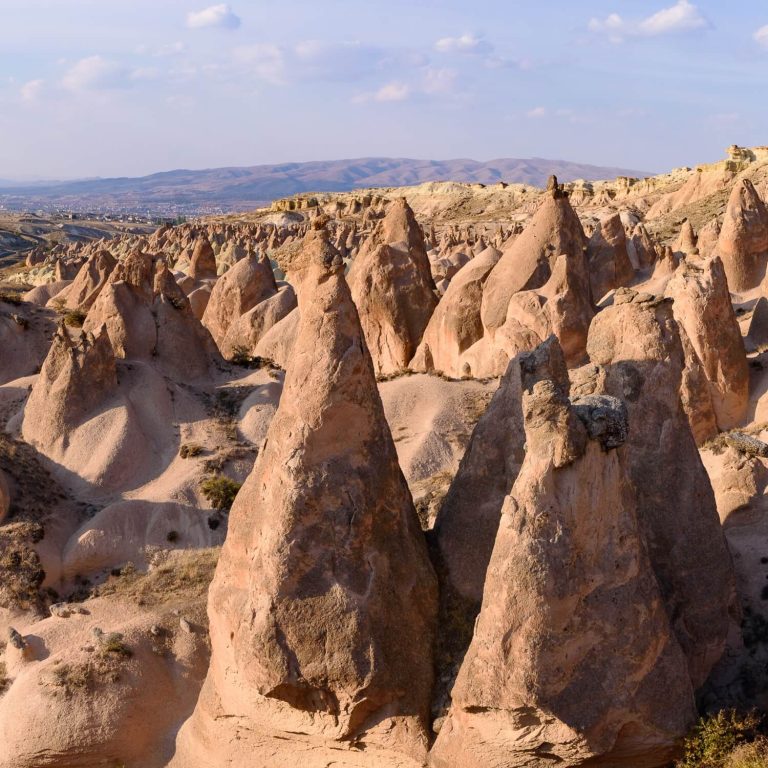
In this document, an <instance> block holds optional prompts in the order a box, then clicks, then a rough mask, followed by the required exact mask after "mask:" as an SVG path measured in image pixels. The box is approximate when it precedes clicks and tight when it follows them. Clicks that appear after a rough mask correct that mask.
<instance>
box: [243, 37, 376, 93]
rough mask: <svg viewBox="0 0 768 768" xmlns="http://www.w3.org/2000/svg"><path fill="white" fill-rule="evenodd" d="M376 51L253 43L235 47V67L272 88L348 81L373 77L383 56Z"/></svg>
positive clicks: (352, 45) (351, 45) (312, 43)
mask: <svg viewBox="0 0 768 768" xmlns="http://www.w3.org/2000/svg"><path fill="white" fill-rule="evenodd" d="M384 55H385V54H384V52H383V51H381V50H379V49H378V48H375V47H371V46H367V45H362V44H361V43H358V42H341V43H336V42H326V41H321V40H304V41H301V42H299V43H296V44H295V45H290V46H286V45H277V44H275V43H255V44H253V45H245V46H240V47H238V48H236V49H235V50H234V52H233V56H234V60H235V62H236V63H237V64H239V65H241V66H243V67H245V68H246V69H247V71H249V72H250V73H251V74H253V75H254V76H255V77H257V78H258V79H260V80H264V81H266V82H268V83H272V84H273V85H285V84H286V83H289V82H311V81H336V82H351V81H354V80H359V79H361V78H363V77H365V76H367V75H371V74H374V73H375V72H376V71H377V70H378V68H379V66H380V64H381V61H382V58H383V57H384Z"/></svg>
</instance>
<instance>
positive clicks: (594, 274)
mask: <svg viewBox="0 0 768 768" xmlns="http://www.w3.org/2000/svg"><path fill="white" fill-rule="evenodd" d="M587 258H588V260H589V280H590V284H591V286H592V297H593V299H594V300H595V301H600V299H602V298H603V296H605V294H606V293H608V291H612V290H613V289H614V288H620V287H621V286H625V285H629V284H630V283H631V282H632V280H633V278H634V276H635V269H634V267H633V266H632V261H631V260H630V258H629V252H628V250H627V237H626V234H625V232H624V226H623V225H622V223H621V217H620V216H619V214H618V213H615V214H614V215H613V216H610V217H609V218H607V219H604V220H603V221H601V222H599V223H598V225H597V227H595V231H594V233H593V234H592V237H591V238H590V239H589V245H588V246H587Z"/></svg>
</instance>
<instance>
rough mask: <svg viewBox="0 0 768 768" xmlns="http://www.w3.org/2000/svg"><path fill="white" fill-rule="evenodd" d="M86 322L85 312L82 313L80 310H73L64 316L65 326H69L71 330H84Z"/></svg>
mask: <svg viewBox="0 0 768 768" xmlns="http://www.w3.org/2000/svg"><path fill="white" fill-rule="evenodd" d="M84 322H85V312H81V311H80V310H79V309H73V310H70V311H69V312H67V314H66V315H64V325H68V326H69V327H70V328H82V327H83V323H84Z"/></svg>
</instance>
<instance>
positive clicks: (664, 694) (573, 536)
mask: <svg viewBox="0 0 768 768" xmlns="http://www.w3.org/2000/svg"><path fill="white" fill-rule="evenodd" d="M519 365H520V367H521V373H522V383H523V412H524V418H525V436H526V444H527V453H526V457H525V461H524V462H523V466H522V468H521V470H520V474H519V475H518V477H517V480H516V481H515V484H514V487H513V488H512V492H511V494H510V495H509V497H508V498H507V499H506V501H505V503H504V507H503V510H502V523H501V527H500V529H499V534H498V537H497V539H496V544H495V547H494V551H493V556H492V558H491V562H490V565H489V568H488V575H487V578H486V587H485V593H484V598H483V606H482V609H481V612H480V615H479V617H478V620H477V624H476V628H475V633H474V637H473V639H472V643H471V645H470V648H469V650H468V652H467V655H466V657H465V658H464V663H463V664H462V667H461V670H460V672H459V677H458V679H457V681H456V685H455V686H454V688H453V691H452V699H453V703H452V707H451V710H450V714H449V716H448V718H447V720H446V722H445V723H444V724H443V725H442V727H441V729H440V733H439V735H438V738H437V742H436V743H435V746H434V749H433V753H432V764H433V765H435V766H436V768H449V766H450V767H451V768H452V767H453V766H462V768H474V767H475V766H476V767H477V768H480V766H499V767H501V766H504V767H505V768H507V767H510V768H511V767H512V766H529V767H531V768H534V767H540V768H543V766H549V765H552V764H553V763H555V762H557V763H562V764H564V765H578V764H581V763H583V762H584V761H586V760H589V759H590V758H599V759H600V760H602V761H604V762H603V763H602V764H605V765H612V766H623V765H626V766H643V765H661V764H663V763H664V762H665V760H666V759H668V758H669V755H670V753H671V752H672V750H673V748H674V744H675V741H676V740H677V739H678V738H679V737H680V736H682V735H683V734H684V733H685V732H686V730H687V728H688V727H689V726H690V724H691V723H692V722H693V720H694V719H695V709H694V702H693V691H692V689H691V684H690V680H689V678H688V671H687V666H686V660H685V657H684V655H683V653H682V651H681V649H680V647H679V645H678V644H677V641H676V639H675V636H674V634H673V633H672V630H671V628H670V624H669V619H668V617H667V613H666V610H665V606H664V602H663V600H662V596H661V594H660V592H659V588H658V585H657V583H656V579H655V577H654V572H653V570H652V568H651V565H650V562H649V560H648V557H647V554H646V551H645V547H644V544H643V535H642V530H641V528H640V526H639V524H638V513H637V508H636V503H635V499H634V494H633V490H632V486H631V484H630V482H629V466H628V465H629V461H628V455H627V451H626V449H625V448H622V447H621V446H622V443H623V442H624V441H625V440H626V439H627V424H626V421H627V413H626V409H625V407H624V404H623V403H622V402H621V400H618V399H616V398H611V397H605V398H602V399H592V398H590V399H588V400H587V401H581V402H579V401H577V403H575V404H572V403H571V402H570V401H569V400H568V390H569V383H568V375H567V371H566V368H565V361H564V359H563V357H562V353H561V352H560V350H559V348H558V346H557V342H556V341H555V340H554V339H551V340H549V341H548V342H547V343H545V344H544V345H542V346H541V347H539V348H538V349H537V350H536V351H535V352H533V353H531V354H529V355H523V356H522V357H521V360H520V362H519ZM629 439H630V440H631V439H632V437H631V432H630V438H629ZM617 626H621V627H622V628H623V630H622V632H621V633H618V632H616V627H617ZM590 692H594V693H590Z"/></svg>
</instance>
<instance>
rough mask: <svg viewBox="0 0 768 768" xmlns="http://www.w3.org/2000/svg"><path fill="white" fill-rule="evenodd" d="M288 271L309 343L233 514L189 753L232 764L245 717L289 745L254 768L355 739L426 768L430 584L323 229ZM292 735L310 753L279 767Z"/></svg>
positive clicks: (214, 593) (215, 587)
mask: <svg viewBox="0 0 768 768" xmlns="http://www.w3.org/2000/svg"><path fill="white" fill-rule="evenodd" d="M293 268H294V270H295V271H297V272H302V273H303V274H302V275H301V276H300V280H299V281H298V283H297V284H298V286H299V288H298V295H299V307H300V310H301V320H300V324H299V332H298V336H297V340H296V343H295V345H294V347H293V352H292V357H291V365H290V367H289V370H288V374H287V377H286V382H285V388H284V390H283V394H282V397H281V400H280V407H279V409H278V411H277V413H276V415H275V417H274V419H273V421H272V423H271V425H270V428H269V432H268V434H267V438H266V441H265V445H264V448H263V450H262V451H261V453H260V454H259V458H258V460H257V463H256V465H255V467H254V469H253V472H252V473H251V475H250V476H249V478H248V480H247V481H246V483H245V485H244V486H243V488H242V490H241V491H240V493H239V494H238V497H237V499H236V501H235V504H234V506H233V508H232V512H231V515H230V522H229V532H228V536H227V541H226V544H225V546H224V550H223V552H222V555H221V559H220V561H219V565H218V568H217V571H216V576H215V578H214V581H213V583H212V585H211V589H210V593H209V605H208V612H209V617H210V626H211V641H212V649H213V657H212V660H211V667H210V671H209V674H208V678H207V681H206V684H205V688H204V691H203V694H202V697H201V700H200V702H199V704H198V708H197V711H196V714H195V716H194V717H193V719H192V721H191V722H190V723H188V724H187V725H186V726H185V732H184V733H183V734H182V738H181V740H180V745H181V748H182V750H186V752H185V753H187V754H189V755H195V756H197V764H199V765H206V766H208V765H219V764H229V763H228V762H226V754H227V750H228V748H229V747H228V745H227V739H226V738H222V739H221V740H218V734H219V733H220V729H221V724H220V721H219V720H218V716H219V715H220V714H221V713H237V714H238V718H239V721H240V722H241V723H242V724H246V723H247V727H248V729H253V730H254V731H256V732H258V733H259V734H261V736H262V742H261V743H262V744H263V742H264V737H265V734H266V735H274V736H275V737H276V739H281V740H282V741H277V740H275V742H274V743H273V744H272V746H269V745H266V746H264V748H263V749H264V751H263V753H262V752H258V751H257V752H254V751H247V752H246V753H243V754H247V756H248V759H249V760H253V761H254V764H260V765H261V764H263V765H267V764H269V765H271V766H282V765H293V764H294V763H295V756H296V754H297V752H296V751H295V750H296V749H299V750H301V751H305V750H307V749H309V748H310V745H313V748H316V749H319V750H322V748H323V745H326V746H330V747H333V748H334V749H335V750H337V751H338V750H342V751H343V749H344V748H345V744H349V743H350V742H352V743H355V744H357V745H358V748H362V747H365V748H368V749H370V750H374V751H375V750H377V749H382V750H392V751H394V752H398V753H405V754H406V755H410V756H412V757H414V758H416V759H419V760H421V759H423V758H424V755H425V753H426V748H427V731H426V728H427V717H428V711H429V698H430V691H431V686H432V675H433V671H432V657H431V648H432V638H433V635H434V621H435V613H436V583H435V576H434V574H433V572H432V568H431V565H430V563H429V560H428V557H427V552H426V546H425V543H424V539H423V534H422V533H421V530H420V527H419V522H418V518H417V515H416V511H415V509H414V506H413V502H412V500H411V496H410V492H409V490H408V487H407V485H406V482H405V479H404V477H403V474H402V472H401V471H400V468H399V466H398V462H397V455H396V453H395V447H394V443H393V440H392V437H391V434H390V431H389V427H388V425H387V422H386V420H385V418H384V411H383V407H382V404H381V400H380V398H379V394H378V390H377V387H376V379H375V375H374V370H373V364H372V362H371V358H370V355H369V353H368V351H367V348H366V346H365V342H364V339H363V333H362V329H361V327H360V321H359V319H358V315H357V311H356V309H355V306H354V304H353V302H352V298H351V295H350V292H349V289H348V287H347V284H346V281H345V280H344V276H343V262H342V260H341V258H340V257H339V255H338V253H337V252H336V251H335V249H334V248H333V247H332V246H331V245H330V243H329V242H328V236H327V234H326V233H325V232H324V231H313V232H311V233H310V234H309V235H308V236H307V238H306V240H305V242H304V247H303V248H302V251H301V253H300V254H299V255H298V256H297V257H296V259H294V262H293ZM244 617H248V618H247V620H246V621H244ZM286 739H287V740H288V745H289V746H290V742H291V741H293V742H298V743H300V744H301V746H299V745H298V744H296V745H295V746H294V749H293V750H291V751H290V755H289V757H287V758H286V760H287V761H288V762H283V761H282V759H281V758H280V756H279V754H278V753H279V750H280V749H284V747H285V744H286V741H285V740H286ZM267 740H268V739H267ZM257 742H258V739H257ZM334 754H337V752H334ZM338 754H340V752H339V753H338ZM401 759H403V758H402V756H401ZM384 764H386V763H384Z"/></svg>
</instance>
